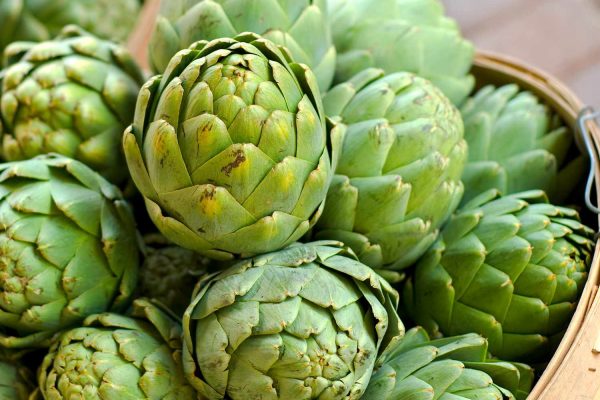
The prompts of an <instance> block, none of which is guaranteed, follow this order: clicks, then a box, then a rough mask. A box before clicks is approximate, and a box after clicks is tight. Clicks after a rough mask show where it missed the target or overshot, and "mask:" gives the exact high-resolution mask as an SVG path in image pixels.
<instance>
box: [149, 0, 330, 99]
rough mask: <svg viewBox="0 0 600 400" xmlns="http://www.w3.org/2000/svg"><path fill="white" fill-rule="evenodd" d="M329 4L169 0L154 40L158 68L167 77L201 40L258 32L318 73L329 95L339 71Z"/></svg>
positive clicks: (301, 0) (314, 1)
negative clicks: (174, 60)
mask: <svg viewBox="0 0 600 400" xmlns="http://www.w3.org/2000/svg"><path fill="white" fill-rule="evenodd" d="M326 1H327V0H294V1H289V0H252V1H251V2H248V0H169V1H163V2H161V9H160V15H159V16H158V18H157V21H156V26H155V28H154V33H153V35H152V38H151V41H150V59H151V62H152V65H153V66H154V70H155V71H157V72H162V71H164V70H165V69H166V68H167V65H168V64H169V60H170V59H171V57H173V56H174V55H175V53H177V52H178V51H179V50H181V49H185V48H187V47H188V46H190V45H191V44H192V43H194V42H196V41H199V40H213V39H218V38H222V37H234V36H237V35H238V34H240V33H244V32H255V33H257V34H260V35H263V36H264V37H265V38H266V39H269V40H271V41H273V42H274V43H276V44H278V45H282V46H285V47H286V48H287V49H288V50H289V51H290V53H291V54H292V57H293V58H294V60H295V61H296V62H299V63H303V64H306V65H308V66H309V67H310V68H311V69H312V70H313V71H314V73H315V75H316V77H317V81H318V83H319V86H320V88H321V90H327V89H328V88H329V86H330V85H331V81H332V79H333V74H334V70H335V48H334V47H333V42H332V39H331V32H330V28H329V25H328V20H327V3H326Z"/></svg>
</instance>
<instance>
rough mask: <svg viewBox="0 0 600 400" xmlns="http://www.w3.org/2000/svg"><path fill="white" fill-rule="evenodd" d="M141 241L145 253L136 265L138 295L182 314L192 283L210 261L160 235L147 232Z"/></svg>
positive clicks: (189, 296)
mask: <svg viewBox="0 0 600 400" xmlns="http://www.w3.org/2000/svg"><path fill="white" fill-rule="evenodd" d="M144 241H145V244H146V254H145V258H144V262H143V263H142V266H141V268H140V289H141V294H142V296H144V297H148V298H152V299H156V300H158V301H160V302H161V303H162V304H164V305H166V306H167V307H169V309H171V310H173V311H174V312H175V313H176V314H177V315H183V312H184V311H185V309H186V308H187V306H188V305H189V304H190V301H191V298H192V292H193V291H194V286H195V285H196V283H197V282H198V281H199V280H200V277H202V276H203V275H204V274H206V273H208V269H209V267H210V260H209V259H207V258H205V257H202V256H200V255H198V254H196V253H194V252H193V251H191V250H188V249H184V248H183V247H179V246H175V245H172V244H169V243H168V241H167V240H166V239H165V238H163V237H162V236H161V235H147V236H146V237H145V238H144Z"/></svg>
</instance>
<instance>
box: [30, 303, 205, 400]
mask: <svg viewBox="0 0 600 400" xmlns="http://www.w3.org/2000/svg"><path fill="white" fill-rule="evenodd" d="M180 335H181V325H180V321H178V320H177V319H176V318H175V317H173V316H172V315H171V313H170V312H169V311H167V310H165V309H163V308H161V306H160V305H158V304H156V303H153V302H151V301H148V300H145V299H137V300H135V301H134V303H133V310H132V312H131V315H130V316H123V315H118V314H112V313H104V314H96V315H91V316H89V317H88V318H87V319H86V320H85V322H84V323H83V326H82V327H80V328H75V329H72V330H69V331H66V332H65V333H63V334H62V336H61V337H60V339H59V340H57V341H55V342H54V343H53V345H52V347H51V348H50V350H49V352H48V354H47V355H46V357H45V358H44V361H43V362H42V365H41V366H40V369H39V373H38V382H39V388H40V389H39V390H40V391H41V393H42V394H43V396H44V398H56V399H59V398H69V397H70V396H71V395H72V394H73V393H85V394H86V395H87V396H92V397H94V398H98V399H103V400H109V399H117V398H128V399H154V398H162V399H182V400H193V399H197V395H196V392H195V391H194V389H193V388H192V387H191V386H190V385H189V384H188V383H187V382H186V380H185V377H184V375H183V370H182V365H181V338H180Z"/></svg>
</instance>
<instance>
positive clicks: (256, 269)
mask: <svg viewBox="0 0 600 400" xmlns="http://www.w3.org/2000/svg"><path fill="white" fill-rule="evenodd" d="M397 295H398V294H397V292H396V291H395V290H394V289H392V288H391V287H390V286H389V284H388V283H387V282H386V281H385V280H384V279H382V278H381V277H380V276H378V275H377V274H376V273H375V272H373V270H371V269H370V268H368V267H367V266H365V265H363V264H361V263H360V262H358V261H357V260H356V259H355V258H354V255H353V253H352V252H351V251H350V250H349V249H348V248H344V247H343V245H342V244H341V243H339V242H314V243H309V244H295V245H292V246H290V247H288V248H286V249H284V250H282V251H279V252H276V253H271V254H266V255H262V256H259V257H256V258H254V259H251V260H246V261H242V262H240V263H239V264H237V265H235V266H233V267H231V268H229V269H227V270H225V271H223V272H221V273H220V274H218V275H216V276H213V277H209V278H207V279H206V280H205V281H204V282H202V283H201V284H199V286H198V289H197V294H196V297H195V299H194V300H193V302H192V304H191V305H190V307H189V308H188V309H187V311H186V312H185V315H184V321H183V326H184V329H183V330H184V344H183V366H184V371H185V373H186V376H187V378H188V380H189V381H190V382H191V383H192V385H194V387H195V388H196V389H198V391H199V392H200V394H202V395H203V396H205V397H206V398H208V399H209V400H212V399H223V398H228V399H232V400H238V399H265V400H266V399H317V398H318V399H331V400H334V399H350V400H351V399H359V398H360V397H361V395H362V394H363V392H364V390H365V389H366V387H367V384H368V382H369V378H370V377H371V373H372V371H373V367H374V365H375V361H376V359H377V357H378V355H379V354H382V352H384V351H385V349H387V348H388V347H389V346H391V345H392V344H393V343H395V342H396V341H397V340H398V339H399V338H400V336H401V335H402V334H403V332H404V328H403V326H402V322H401V321H400V319H399V318H398V315H397V314H396V307H397Z"/></svg>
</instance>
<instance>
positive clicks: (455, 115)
mask: <svg viewBox="0 0 600 400" xmlns="http://www.w3.org/2000/svg"><path fill="white" fill-rule="evenodd" d="M323 103H324V106H325V111H326V113H327V115H329V116H332V117H333V116H336V117H335V118H336V119H337V120H339V121H341V122H342V123H344V124H346V125H347V132H346V135H345V137H344V142H343V146H342V151H341V157H340V160H339V164H338V166H337V169H336V175H335V177H334V179H333V183H332V185H331V188H330V189H329V193H328V195H327V201H326V202H325V210H324V211H323V216H322V217H321V219H320V220H319V221H318V223H317V226H316V237H317V238H319V239H335V240H339V241H342V242H344V243H346V244H347V245H349V246H350V247H352V249H353V250H354V252H355V253H356V254H357V255H358V257H359V258H360V260H361V261H362V262H363V263H365V264H367V265H369V266H371V267H372V268H376V269H383V270H386V277H387V278H390V279H398V277H397V276H395V275H397V274H395V273H394V272H395V271H399V270H402V269H404V268H406V267H408V266H410V265H411V264H412V263H414V262H415V261H416V260H417V259H418V258H419V257H420V256H421V255H422V254H423V253H424V252H425V251H426V250H427V248H428V247H429V246H430V245H431V244H432V243H433V242H434V241H435V239H436V237H437V234H438V229H439V227H440V226H441V225H442V224H443V223H444V221H445V220H446V219H447V218H448V217H449V216H450V214H452V212H453V211H454V210H455V209H456V207H457V206H458V204H459V202H460V199H461V196H462V193H463V186H462V183H461V181H460V176H461V174H462V171H463V166H464V163H465V160H466V157H467V154H466V152H467V148H466V144H465V142H464V140H463V125H462V120H461V118H460V114H459V112H458V110H457V109H456V108H455V107H454V106H453V105H452V104H451V103H450V101H449V100H448V99H447V98H446V97H445V96H444V95H443V94H442V93H441V92H440V91H439V90H438V89H437V88H436V87H434V86H433V85H432V84H431V83H430V82H428V81H426V80H425V79H422V78H419V77H417V76H415V75H413V74H410V73H395V74H390V75H384V74H383V72H382V71H381V70H376V69H368V70H365V71H363V72H361V73H359V74H358V75H356V76H355V77H354V78H353V79H352V80H350V81H348V82H346V83H343V84H340V85H338V86H336V87H334V88H333V89H331V90H330V91H329V92H328V93H327V94H326V95H325V96H324V99H323ZM390 271H391V272H390ZM394 276H395V277H394Z"/></svg>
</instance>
